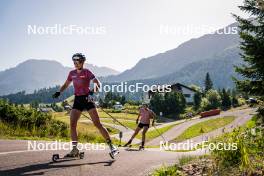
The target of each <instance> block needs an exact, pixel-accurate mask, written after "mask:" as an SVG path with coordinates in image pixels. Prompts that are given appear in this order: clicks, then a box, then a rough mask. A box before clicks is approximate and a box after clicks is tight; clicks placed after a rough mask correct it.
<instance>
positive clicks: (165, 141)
mask: <svg viewBox="0 0 264 176" xmlns="http://www.w3.org/2000/svg"><path fill="white" fill-rule="evenodd" d="M153 127H154V129H155V130H156V131H157V132H158V134H159V135H160V136H161V137H162V139H163V141H164V142H166V141H167V140H166V139H165V138H164V136H163V135H162V134H161V133H160V131H159V130H158V129H157V128H156V126H155V125H153Z"/></svg>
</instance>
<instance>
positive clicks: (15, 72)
mask: <svg viewBox="0 0 264 176" xmlns="http://www.w3.org/2000/svg"><path fill="white" fill-rule="evenodd" d="M85 67H86V68H89V69H90V70H91V71H92V72H93V73H94V74H96V75H98V76H107V75H110V74H118V73H119V72H118V71H116V70H114V69H111V68H108V67H98V66H95V65H92V64H86V65H85ZM72 69H73V68H70V67H65V66H63V65H62V64H61V63H59V62H57V61H53V60H37V59H29V60H27V61H25V62H22V63H20V64H18V65H17V66H16V67H14V68H10V69H7V70H5V71H1V72H0V95H5V94H10V93H15V92H19V91H23V90H25V91H26V92H27V93H31V92H33V91H34V90H36V89H41V88H45V87H53V86H56V85H60V84H62V83H63V82H64V81H65V80H66V78H67V75H68V73H69V71H70V70H72Z"/></svg>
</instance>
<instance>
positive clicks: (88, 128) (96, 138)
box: [53, 112, 119, 142]
mask: <svg viewBox="0 0 264 176" xmlns="http://www.w3.org/2000/svg"><path fill="white" fill-rule="evenodd" d="M53 116H54V118H55V119H57V120H60V121H62V122H65V123H67V124H69V123H70V119H69V115H67V114H65V112H64V113H63V112H56V113H53ZM105 127H106V128H107V130H108V132H109V133H110V134H117V133H119V130H117V129H115V128H112V127H109V126H107V125H105ZM77 131H78V138H79V141H80V142H104V139H103V137H102V135H101V133H100V132H99V131H98V129H97V128H96V127H95V126H94V125H93V124H92V123H85V122H79V123H78V125H77Z"/></svg>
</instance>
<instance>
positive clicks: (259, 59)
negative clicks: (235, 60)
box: [234, 0, 264, 116]
mask: <svg viewBox="0 0 264 176" xmlns="http://www.w3.org/2000/svg"><path fill="white" fill-rule="evenodd" d="M239 8H240V9H241V10H242V11H243V12H246V13H248V14H249V15H250V16H252V17H254V18H253V19H252V18H250V19H244V18H241V17H239V16H237V15H234V16H235V17H236V20H237V21H238V23H239V29H240V31H239V35H240V38H241V39H242V42H241V45H240V49H241V50H242V53H241V57H242V59H243V60H244V62H245V64H243V65H241V66H236V67H235V70H236V72H238V73H239V74H241V75H242V76H244V78H245V79H244V80H238V79H235V83H236V85H237V87H238V89H239V90H241V91H244V92H246V93H248V94H250V95H255V96H259V97H260V98H261V99H262V100H263V99H264V88H263V87H264V6H263V1H261V0H245V1H244V5H243V6H239ZM260 113H261V114H262V115H263V116H264V110H262V111H260Z"/></svg>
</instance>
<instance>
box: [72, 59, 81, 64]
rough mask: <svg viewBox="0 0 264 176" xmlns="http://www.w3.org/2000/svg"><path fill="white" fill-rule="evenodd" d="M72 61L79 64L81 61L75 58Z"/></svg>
mask: <svg viewBox="0 0 264 176" xmlns="http://www.w3.org/2000/svg"><path fill="white" fill-rule="evenodd" d="M73 63H74V64H81V63H82V62H81V61H80V60H77V59H75V60H73Z"/></svg>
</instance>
